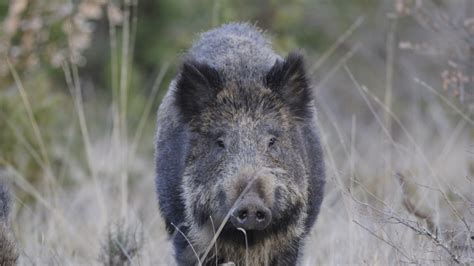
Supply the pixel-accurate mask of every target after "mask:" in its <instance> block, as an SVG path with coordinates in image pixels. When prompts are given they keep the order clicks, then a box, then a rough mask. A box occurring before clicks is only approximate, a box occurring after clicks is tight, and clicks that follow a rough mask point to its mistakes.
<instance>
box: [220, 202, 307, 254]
mask: <svg viewBox="0 0 474 266" xmlns="http://www.w3.org/2000/svg"><path fill="white" fill-rule="evenodd" d="M302 207H303V204H302V203H301V202H298V203H297V204H295V206H293V207H292V208H288V209H286V210H285V211H283V212H281V213H275V212H272V213H273V215H274V217H275V218H276V219H274V220H273V221H272V222H271V223H270V225H269V226H268V227H267V228H265V229H263V230H246V231H245V233H246V235H247V243H246V242H245V235H244V233H243V232H242V231H241V230H239V229H238V228H236V227H235V226H234V225H233V224H232V223H231V222H230V220H229V221H227V223H226V224H225V226H224V228H223V230H222V231H221V233H220V235H219V241H223V242H228V243H233V244H234V245H239V246H242V247H245V246H246V245H248V247H249V248H250V247H252V246H254V245H258V244H260V243H262V242H263V241H264V240H266V239H269V238H270V237H271V236H275V235H278V234H279V233H283V232H285V231H288V230H290V228H291V227H295V226H297V223H298V220H299V219H300V217H301V214H302V212H303V208H302Z"/></svg>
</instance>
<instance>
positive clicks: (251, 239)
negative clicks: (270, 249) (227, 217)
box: [219, 223, 272, 248]
mask: <svg viewBox="0 0 474 266" xmlns="http://www.w3.org/2000/svg"><path fill="white" fill-rule="evenodd" d="M245 233H246V235H247V243H246V242H245V235H244V233H243V232H242V231H240V230H239V229H237V228H235V227H234V226H233V225H232V224H229V223H228V224H226V226H225V227H224V229H223V230H222V232H221V234H220V235H219V241H223V242H229V243H233V244H234V245H238V246H242V247H245V246H246V245H248V247H249V248H250V247H252V246H255V245H258V244H260V243H262V242H263V241H264V240H265V239H267V238H268V237H269V236H270V235H271V234H272V233H271V232H270V230H268V229H265V230H246V231H245Z"/></svg>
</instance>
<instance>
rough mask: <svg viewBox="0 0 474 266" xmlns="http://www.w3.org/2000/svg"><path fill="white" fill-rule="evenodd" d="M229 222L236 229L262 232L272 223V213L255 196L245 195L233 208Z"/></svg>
mask: <svg viewBox="0 0 474 266" xmlns="http://www.w3.org/2000/svg"><path fill="white" fill-rule="evenodd" d="M230 221H231V222H232V224H233V225H234V226H235V227H237V228H243V229H245V230H263V229H265V228H266V227H267V226H268V225H269V224H270V222H271V221H272V213H271V211H270V209H269V208H267V207H266V206H265V204H264V203H263V201H262V199H261V198H260V197H259V196H257V195H255V194H253V193H252V194H251V195H246V196H245V197H244V198H243V199H242V200H241V201H240V202H239V203H238V204H237V206H236V207H235V209H234V211H233V212H232V215H231V218H230Z"/></svg>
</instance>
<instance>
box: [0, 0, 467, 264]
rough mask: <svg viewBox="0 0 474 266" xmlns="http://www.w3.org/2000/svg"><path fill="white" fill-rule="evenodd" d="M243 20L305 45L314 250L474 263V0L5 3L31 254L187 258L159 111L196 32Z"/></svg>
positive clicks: (62, 259) (4, 129) (352, 260)
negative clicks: (312, 97) (157, 184)
mask: <svg viewBox="0 0 474 266" xmlns="http://www.w3.org/2000/svg"><path fill="white" fill-rule="evenodd" d="M235 21H243V22H249V23H251V24H255V25H257V26H258V27H260V28H262V29H263V30H264V31H265V34H266V35H267V36H268V37H269V38H270V39H271V40H272V41H273V47H274V49H275V51H276V52H277V53H279V54H281V55H286V54H287V53H288V52H289V51H291V50H294V49H301V50H303V51H304V53H305V55H306V59H307V60H306V65H307V69H308V72H309V73H310V76H311V77H312V80H313V85H314V89H315V92H316V95H317V102H318V111H319V113H318V115H319V119H320V123H321V125H320V127H321V138H322V140H323V142H324V149H325V154H326V165H327V179H328V185H327V189H326V198H325V201H324V204H323V207H322V211H321V214H320V217H319V219H318V222H317V225H316V228H315V230H314V232H313V235H312V237H311V241H309V243H308V244H307V246H306V249H307V251H308V252H306V255H305V259H304V261H303V262H304V264H305V265H315V264H324V265H328V264H378V265H380V264H384V265H385V264H401V263H415V264H432V263H436V264H446V263H448V264H451V263H467V264H469V263H474V240H473V239H474V233H473V228H474V192H473V191H474V177H473V173H474V158H473V156H474V155H473V150H474V146H473V138H474V131H473V126H474V121H473V112H474V105H473V104H474V98H473V96H474V1H472V0H456V1H448V0H382V1H375V0H353V1H342V0H340V1H339V0H338V1H330V0H313V1H310V0H291V1H276V0H261V1H253V0H252V1H250V0H244V1H230V0H199V1H190V0H189V1H188V0H179V1H175V0H159V1H158V0H157V1H150V0H142V1H138V0H123V1H120V0H74V1H64V0H50V1H37V0H10V1H7V0H3V1H0V178H1V179H2V180H7V181H8V183H9V184H10V186H11V190H12V194H13V210H12V213H11V217H10V220H11V229H12V230H13V233H14V235H15V239H16V242H17V246H18V250H19V252H20V260H19V261H20V263H21V264H27V265H30V264H48V265H75V264H106V265H127V264H134V263H138V264H143V265H148V264H161V265H167V264H170V263H171V264H172V263H173V262H172V249H171V246H170V244H169V243H168V240H167V236H166V234H165V231H164V226H163V223H162V221H161V218H160V216H159V213H158V206H157V201H156V195H155V191H154V162H153V154H154V143H153V142H154V129H155V127H156V123H155V114H156V110H157V108H158V106H159V104H160V100H161V98H162V97H163V95H164V94H165V93H166V91H167V88H168V85H169V83H170V81H171V79H173V77H174V75H175V74H176V68H177V66H178V64H179V62H180V58H181V56H182V55H183V53H184V52H185V51H186V50H187V49H188V48H189V47H190V46H191V44H192V42H193V40H194V39H196V38H197V37H198V36H199V34H200V33H202V32H204V31H206V30H209V29H211V28H213V27H216V26H219V25H221V24H223V23H228V22H235ZM342 251H343V252H342ZM114 263H116V264H114Z"/></svg>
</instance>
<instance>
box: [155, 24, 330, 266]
mask: <svg viewBox="0 0 474 266" xmlns="http://www.w3.org/2000/svg"><path fill="white" fill-rule="evenodd" d="M303 61H304V60H303V57H302V56H301V55H300V54H298V53H290V54H289V55H288V56H287V57H286V58H282V57H280V56H279V55H277V54H275V53H274V52H273V50H272V48H271V47H270V42H269V41H268V40H267V39H266V38H265V37H264V36H263V35H262V33H261V31H260V30H259V29H257V28H256V27H254V26H252V25H249V24H240V23H238V24H227V25H224V26H222V27H220V28H217V29H214V30H211V31H208V32H206V33H204V34H202V35H201V37H200V39H199V40H198V41H197V42H196V43H195V44H194V45H193V47H192V48H191V49H190V50H189V51H188V53H187V54H186V55H185V56H184V59H183V63H182V65H181V67H180V69H179V73H178V75H177V77H176V79H175V80H174V81H173V82H172V83H171V84H170V88H169V91H168V93H167V95H166V96H165V98H164V100H163V102H162V104H161V106H160V109H159V111H158V129H157V137H156V172H157V178H156V185H157V192H158V196H159V204H160V210H161V212H162V215H163V217H164V219H165V222H166V226H167V229H168V231H169V233H170V234H171V235H172V237H173V242H174V246H175V252H176V260H177V262H178V264H179V265H193V264H197V263H199V261H198V259H197V258H196V255H195V254H194V251H193V249H192V248H194V250H195V251H196V253H197V255H198V257H201V256H203V255H204V253H205V251H206V250H208V249H209V245H210V244H211V241H212V238H213V236H214V234H215V231H216V230H217V228H218V227H219V226H220V225H221V224H224V226H223V230H222V232H221V233H220V235H219V238H218V239H217V242H216V246H212V249H210V253H209V254H208V255H207V257H206V258H203V259H204V261H201V262H202V263H203V264H209V265H215V263H216V261H217V262H219V263H224V262H233V263H235V264H236V265H244V264H245V263H246V262H248V263H249V265H295V264H297V262H298V258H299V255H300V252H301V250H302V247H303V244H304V240H305V237H306V236H307V235H308V233H309V232H310V230H311V228H312V226H313V224H314V222H315V220H316V217H317V215H318V213H319V208H320V205H321V202H322V198H323V190H324V179H325V177H324V161H323V155H322V151H321V146H320V142H319V133H318V129H317V119H316V110H315V106H314V99H313V96H312V89H311V85H310V82H309V79H308V78H307V76H306V72H305V68H304V62H303ZM243 192H245V193H243ZM242 194H244V195H242ZM247 195H252V197H254V198H256V199H258V200H259V202H260V200H261V202H263V204H264V205H265V206H266V207H268V209H269V210H270V211H271V217H272V219H271V222H270V224H269V225H268V226H267V227H265V228H264V229H263V230H247V232H246V235H247V240H246V238H245V235H244V234H243V232H241V231H239V230H238V229H237V228H236V226H234V225H233V224H232V223H231V222H230V221H229V220H228V215H227V214H228V213H232V211H233V210H234V208H235V206H236V204H239V202H241V199H242V197H247ZM239 197H240V198H239ZM249 197H250V196H249ZM238 199H239V200H238ZM177 229H179V230H177ZM184 236H186V238H185V237H184ZM188 241H189V242H190V243H188ZM190 244H191V245H192V248H191V245H190ZM247 245H248V248H247V247H246V246H247Z"/></svg>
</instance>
